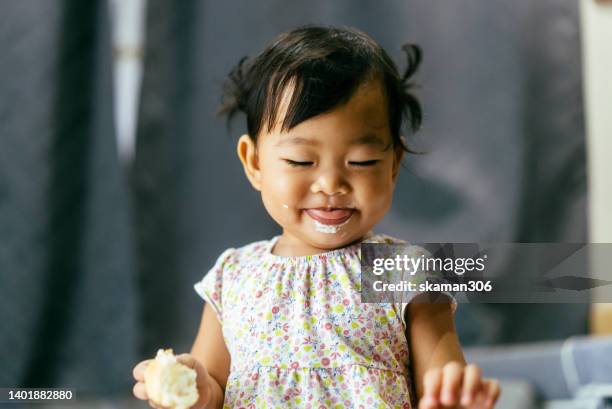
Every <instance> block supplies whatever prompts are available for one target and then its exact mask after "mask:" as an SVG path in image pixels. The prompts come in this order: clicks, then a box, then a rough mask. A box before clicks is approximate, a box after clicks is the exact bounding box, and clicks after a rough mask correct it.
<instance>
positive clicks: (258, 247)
mask: <svg viewBox="0 0 612 409" xmlns="http://www.w3.org/2000/svg"><path fill="white" fill-rule="evenodd" d="M272 240H273V239H271V240H260V241H256V242H253V243H249V244H246V245H244V246H242V247H231V248H228V249H227V250H225V251H224V252H223V253H221V255H220V256H219V257H218V258H217V261H216V262H215V267H216V268H219V269H223V270H236V269H238V268H240V267H242V266H245V265H252V264H253V263H260V262H261V261H262V260H263V259H264V257H263V256H265V255H266V254H267V253H268V252H269V248H270V244H271V242H272Z"/></svg>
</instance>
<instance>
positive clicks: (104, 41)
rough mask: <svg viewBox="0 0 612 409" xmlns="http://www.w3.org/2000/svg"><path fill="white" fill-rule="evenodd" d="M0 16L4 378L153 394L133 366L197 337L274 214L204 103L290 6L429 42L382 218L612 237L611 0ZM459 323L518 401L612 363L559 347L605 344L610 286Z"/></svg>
mask: <svg viewBox="0 0 612 409" xmlns="http://www.w3.org/2000/svg"><path fill="white" fill-rule="evenodd" d="M0 21H2V24H0V48H1V49H2V50H3V51H2V53H1V54H0V76H1V77H2V80H1V81H0V387H72V388H75V389H76V390H77V394H78V396H79V398H83V399H91V401H89V402H90V403H88V404H87V405H85V406H83V407H94V406H95V405H97V404H98V403H94V402H97V401H96V399H102V400H103V401H106V402H115V403H107V404H108V405H118V406H116V407H131V406H132V405H134V407H147V406H146V405H144V404H143V405H144V406H139V403H138V402H133V400H132V399H129V395H130V394H131V388H132V375H131V370H132V367H133V365H134V364H135V363H136V362H138V361H140V360H142V359H145V358H148V357H151V356H153V355H154V353H155V351H156V350H157V349H158V348H160V347H172V348H174V349H175V351H178V352H184V351H188V350H189V349H190V348H191V343H192V342H193V339H194V337H195V334H196V331H197V328H198V325H199V319H200V316H201V311H202V300H201V299H200V298H199V297H198V296H197V294H196V293H195V291H194V290H193V284H194V283H195V282H196V281H198V280H200V279H201V278H202V276H203V274H205V272H206V271H207V270H208V269H209V268H210V267H211V266H212V264H213V262H214V261H215V259H216V258H217V257H218V255H219V254H220V253H221V252H222V251H223V250H224V249H226V248H228V247H238V246H242V245H245V244H247V243H250V242H252V241H256V240H263V239H268V238H271V237H272V236H273V235H275V234H278V233H279V232H280V231H279V228H278V227H277V226H276V225H275V224H274V223H273V222H272V219H271V218H270V217H269V216H268V215H267V214H266V212H265V210H264V208H263V206H262V204H261V201H260V199H259V197H258V194H257V192H255V191H254V190H253V189H252V188H251V187H250V186H249V185H248V182H247V180H246V178H245V177H244V175H243V171H242V168H241V165H240V164H239V162H238V160H237V158H236V157H235V143H236V141H237V138H238V136H239V135H241V133H242V132H243V131H244V130H245V125H244V123H243V122H244V121H241V119H243V118H241V117H240V118H239V119H238V120H236V121H235V122H234V126H233V127H232V128H230V129H229V130H228V129H227V128H226V127H225V123H224V121H223V120H222V119H220V118H217V117H216V116H215V112H216V110H217V107H218V104H219V102H220V96H221V83H222V82H223V80H224V79H225V76H226V75H227V73H228V72H229V70H230V69H231V68H232V67H233V66H234V64H236V63H237V62H238V60H239V59H240V58H241V57H243V56H245V55H254V54H256V53H257V52H259V51H260V50H261V49H262V48H263V47H264V46H265V45H266V44H267V43H268V42H269V41H270V40H271V39H272V38H273V37H274V36H276V35H277V34H279V33H280V32H283V31H286V30H288V29H290V28H293V27H295V26H298V25H302V24H307V23H321V24H333V25H348V26H353V27H357V28H359V29H361V30H363V31H365V32H367V33H368V34H370V35H371V36H372V37H373V38H374V39H375V40H377V41H378V42H379V43H380V44H381V45H382V46H383V47H384V48H385V49H386V50H387V51H388V53H389V54H390V55H391V56H392V57H393V58H394V59H395V60H396V62H397V64H398V66H399V67H400V68H402V67H404V63H405V61H403V60H402V59H401V57H402V53H401V52H400V47H401V45H402V44H404V43H406V42H411V43H417V44H419V45H420V46H421V47H422V48H423V51H424V60H423V64H422V66H421V68H420V71H419V72H418V74H417V76H416V81H417V82H418V84H419V85H420V87H419V89H418V92H417V93H418V96H419V98H420V100H421V102H422V104H423V107H424V126H423V128H422V130H421V131H420V132H419V133H418V134H417V135H414V136H410V137H409V142H410V143H411V144H412V146H413V147H415V148H417V149H422V150H426V151H428V152H429V153H428V154H427V155H422V156H409V157H408V158H407V159H406V163H405V168H404V170H403V172H402V174H401V176H400V179H399V182H398V187H397V190H396V195H395V199H394V204H393V208H392V211H391V212H390V213H389V214H388V216H387V217H386V219H385V220H384V221H383V222H382V223H381V224H380V225H379V226H378V229H377V231H379V232H384V233H387V234H391V235H393V236H397V237H400V238H403V239H406V240H409V241H415V242H478V241H489V242H587V241H591V242H612V219H611V216H610V209H612V183H610V182H609V179H608V178H609V177H610V176H612V166H611V165H610V160H609V158H610V155H612V139H610V137H612V121H611V120H610V115H609V112H610V108H611V98H612V89H611V88H612V86H611V83H612V81H610V75H611V73H612V50H611V49H610V46H609V45H610V44H611V43H612V2H610V1H596V0H583V1H579V0H514V1H503V0H452V1H451V0H444V1H435V2H432V1H427V0H403V1H400V0H394V1H387V2H383V3H381V2H374V1H365V0H363V1H362V0H360V1H355V0H335V1H333V2H330V1H325V0H311V1H308V2H306V1H302V2H285V1H279V0H262V1H258V2H249V1H239V0H227V1H222V2H221V1H209V0H201V1H196V0H184V1H180V2H176V1H170V0H91V1H88V2H83V1H77V0H64V1H59V0H57V1H40V0H38V1H37V0H21V1H18V2H16V1H15V2H8V1H6V2H1V3H0ZM519 267H520V266H519ZM456 321H457V327H458V332H459V335H460V338H461V341H462V343H463V344H464V345H465V346H467V347H469V349H468V352H469V354H473V355H470V356H473V357H474V359H478V360H481V361H482V363H483V365H484V367H485V368H487V371H489V374H490V375H491V376H493V375H495V376H501V377H504V375H508V378H512V379H516V380H518V381H519V382H518V383H514V384H508V385H509V386H508V388H507V390H509V391H511V392H509V393H507V394H506V395H507V396H510V397H513V396H514V397H516V398H517V399H520V398H525V399H524V401H525V402H524V405H525V406H523V407H532V406H529V405H535V404H536V403H534V402H542V401H551V400H568V399H572V398H573V399H576V398H577V396H578V397H579V396H580V395H579V391H578V389H579V387H580V386H584V385H583V383H584V382H582V380H584V379H587V378H588V380H590V381H592V382H589V384H592V383H597V384H605V382H612V380H610V379H608V378H605V374H606V373H608V372H607V369H606V370H601V371H599V372H597V375H593V374H592V373H591V372H592V371H591V369H592V368H593V367H594V365H595V364H593V362H597V361H598V359H596V358H592V361H589V362H590V363H589V364H588V365H587V366H585V368H586V369H584V368H583V369H584V371H586V372H584V373H582V372H580V370H581V369H580V368H578V369H572V371H573V372H572V374H573V375H572V376H574V378H575V374H576V373H580V374H581V375H579V378H580V377H582V378H581V379H582V380H580V379H579V381H578V383H576V382H574V383H568V381H567V379H566V378H567V376H566V373H565V372H564V371H567V365H566V364H562V362H567V357H565V358H563V357H564V356H566V355H563V354H566V353H567V348H568V347H567V345H574V346H575V348H573V349H572V350H571V351H570V352H571V353H576V354H578V353H586V354H591V355H588V356H590V357H593V356H595V357H597V356H598V355H596V354H595V355H593V354H594V353H595V352H593V351H599V352H597V354H600V353H602V352H601V351H602V349H601V348H603V351H607V352H606V353H608V352H612V347H611V346H610V345H611V344H610V341H609V339H608V338H598V339H595V338H593V334H605V333H608V332H611V331H612V314H611V313H610V307H609V306H608V305H603V304H602V305H596V304H591V305H589V304H567V305H565V304H478V305H476V304H471V305H467V304H462V305H461V306H460V308H459V309H458V310H457V312H456ZM577 336H578V338H575V337H577ZM568 340H575V343H573V344H568ZM602 340H607V341H606V342H603V341H602ZM595 344H596V346H593V345H595ZM564 348H565V349H564ZM580 348H582V349H580ZM597 348H599V349H597ZM507 351H513V353H512V354H508V353H507ZM564 351H565V352H564ZM581 351H582V352H581ZM584 351H587V352H584ZM581 356H582V355H581ZM605 356H608V358H609V356H612V353H611V354H610V355H605ZM539 359H544V360H543V361H540V360H539ZM547 359H549V360H547ZM576 359H578V358H576ZM581 359H582V358H581ZM582 360H583V361H584V359H582ZM604 361H605V360H604ZM528 362H531V364H532V365H533V364H534V363H536V365H537V366H536V367H535V368H529V367H528V366H529V365H528ZM606 362H607V361H606ZM609 364H610V367H606V368H608V369H610V372H609V373H612V362H610V363H609ZM487 365H490V366H487ZM563 365H566V366H563ZM574 366H575V365H574ZM500 368H502V369H503V368H506V369H507V368H515V369H516V371H515V372H512V371H511V370H510V371H509V372H507V373H505V372H503V370H502V369H500ZM559 368H561V369H559ZM500 371H501V372H500ZM576 371H577V372H576ZM589 371H590V372H589ZM560 373H561V374H560ZM586 373H588V374H587V375H585V374H586ZM551 376H557V377H561V378H559V379H557V378H551ZM563 376H565V377H566V378H563ZM602 377H603V378H602ZM574 378H572V379H574ZM546 379H548V381H546ZM602 379H603V380H602ZM574 381H575V379H574ZM595 381H597V382H595ZM521 382H523V383H521ZM547 382H548V383H547ZM604 386H605V385H604ZM512 388H515V389H512ZM514 390H516V393H514V394H513V392H512V391H514ZM595 394H596V393H595ZM591 396H592V393H591ZM610 396H612V393H610ZM122 399H125V400H122ZM505 399H508V398H507V397H505ZM117 402H120V403H117ZM521 404H522V403H521ZM81 405H83V404H81ZM38 407H40V406H38ZM58 407H60V406H58ZM104 407H114V406H104ZM508 407H520V405H519V404H518V403H517V402H514V403H512V404H511V406H508ZM549 407H551V406H549ZM568 407H569V406H568ZM593 407H596V406H593Z"/></svg>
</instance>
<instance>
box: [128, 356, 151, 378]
mask: <svg viewBox="0 0 612 409" xmlns="http://www.w3.org/2000/svg"><path fill="white" fill-rule="evenodd" d="M151 361H152V359H147V360H146V361H142V362H140V363H139V364H138V365H136V366H135V367H134V370H133V371H132V375H134V379H135V380H137V381H138V382H143V381H144V373H145V369H147V366H148V365H149V364H150V363H151Z"/></svg>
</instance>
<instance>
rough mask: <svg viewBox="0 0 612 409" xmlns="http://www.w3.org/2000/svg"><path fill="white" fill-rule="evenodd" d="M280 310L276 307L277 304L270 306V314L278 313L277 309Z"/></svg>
mask: <svg viewBox="0 0 612 409" xmlns="http://www.w3.org/2000/svg"><path fill="white" fill-rule="evenodd" d="M279 310H280V308H278V306H276V305H275V306H274V307H272V314H278V311H279Z"/></svg>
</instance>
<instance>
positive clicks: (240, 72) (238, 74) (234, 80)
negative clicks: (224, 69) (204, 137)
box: [217, 57, 250, 128]
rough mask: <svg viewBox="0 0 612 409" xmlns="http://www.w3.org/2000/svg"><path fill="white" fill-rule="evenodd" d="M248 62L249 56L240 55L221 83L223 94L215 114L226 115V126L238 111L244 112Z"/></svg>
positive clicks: (246, 95)
mask: <svg viewBox="0 0 612 409" xmlns="http://www.w3.org/2000/svg"><path fill="white" fill-rule="evenodd" d="M249 62H250V60H249V57H242V58H241V59H240V61H239V62H238V64H236V66H235V67H234V68H233V69H232V70H231V71H230V73H229V75H228V77H227V79H226V80H225V82H224V83H223V96H222V99H221V106H220V107H219V110H218V111H217V115H218V116H223V115H227V127H228V128H229V124H230V122H231V120H232V118H233V117H234V115H236V113H238V111H242V112H245V113H246V101H247V98H248V90H247V87H246V84H247V81H246V76H247V73H248V68H249Z"/></svg>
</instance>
